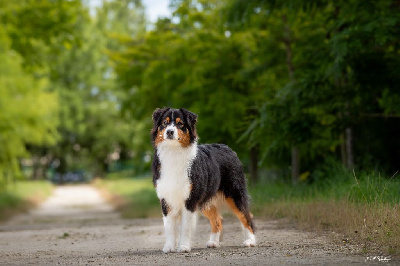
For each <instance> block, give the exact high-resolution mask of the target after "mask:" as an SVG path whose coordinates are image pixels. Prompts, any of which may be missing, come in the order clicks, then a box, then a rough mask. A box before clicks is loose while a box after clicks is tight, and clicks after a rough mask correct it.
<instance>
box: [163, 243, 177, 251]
mask: <svg viewBox="0 0 400 266" xmlns="http://www.w3.org/2000/svg"><path fill="white" fill-rule="evenodd" d="M162 251H163V252H164V253H170V252H176V249H175V247H174V245H171V244H165V246H164V248H163V250H162Z"/></svg>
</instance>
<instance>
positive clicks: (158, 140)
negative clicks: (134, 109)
mask: <svg viewBox="0 0 400 266" xmlns="http://www.w3.org/2000/svg"><path fill="white" fill-rule="evenodd" d="M164 131H165V128H164V129H163V130H161V131H160V130H159V129H158V130H157V137H156V139H155V140H154V144H155V145H156V146H158V144H160V143H161V142H162V141H163V140H164Z"/></svg>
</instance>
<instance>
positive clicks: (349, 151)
mask: <svg viewBox="0 0 400 266" xmlns="http://www.w3.org/2000/svg"><path fill="white" fill-rule="evenodd" d="M353 166H354V159H353V130H352V129H351V127H347V128H346V167H347V168H349V169H353Z"/></svg>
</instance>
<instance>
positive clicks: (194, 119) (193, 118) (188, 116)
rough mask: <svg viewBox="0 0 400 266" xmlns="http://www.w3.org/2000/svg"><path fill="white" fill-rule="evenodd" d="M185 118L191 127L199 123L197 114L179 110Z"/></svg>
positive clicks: (182, 109)
mask: <svg viewBox="0 0 400 266" xmlns="http://www.w3.org/2000/svg"><path fill="white" fill-rule="evenodd" d="M179 111H181V112H182V113H183V114H184V115H185V116H186V119H187V120H188V121H189V123H190V125H191V126H193V127H194V126H195V125H196V123H197V114H195V113H192V112H190V111H189V110H186V109H184V108H181V109H179Z"/></svg>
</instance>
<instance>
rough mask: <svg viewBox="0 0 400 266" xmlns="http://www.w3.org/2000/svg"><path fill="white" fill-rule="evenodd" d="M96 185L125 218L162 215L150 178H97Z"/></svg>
mask: <svg viewBox="0 0 400 266" xmlns="http://www.w3.org/2000/svg"><path fill="white" fill-rule="evenodd" d="M94 185H95V186H96V187H97V188H99V189H100V190H101V191H102V193H103V195H104V196H105V197H106V198H107V200H108V201H110V202H111V203H112V204H113V205H114V206H116V208H117V210H119V211H120V212H121V213H122V216H123V217H125V218H147V217H161V207H160V203H159V201H158V198H157V195H156V192H155V190H154V187H153V182H152V180H151V179H150V178H123V179H112V180H107V179H96V180H95V181H94Z"/></svg>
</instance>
